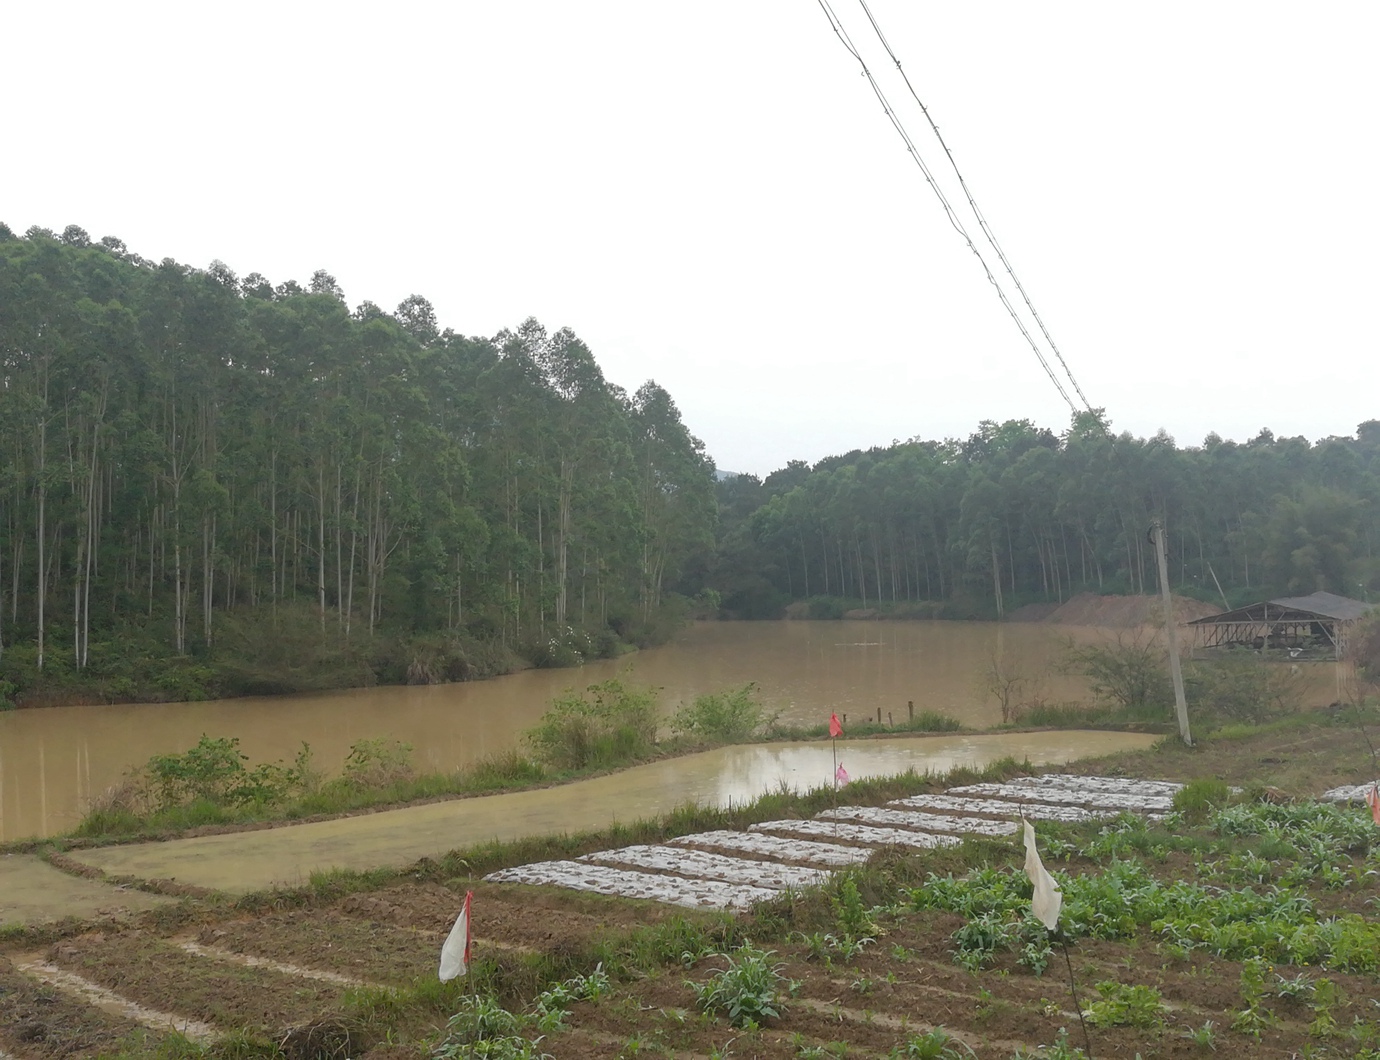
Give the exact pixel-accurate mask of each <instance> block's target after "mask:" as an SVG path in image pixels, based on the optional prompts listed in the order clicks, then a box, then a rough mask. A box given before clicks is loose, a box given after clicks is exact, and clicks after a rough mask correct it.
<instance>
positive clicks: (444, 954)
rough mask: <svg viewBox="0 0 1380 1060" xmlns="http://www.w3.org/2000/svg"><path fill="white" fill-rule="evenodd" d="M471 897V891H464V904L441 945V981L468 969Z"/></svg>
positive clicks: (470, 938) (470, 936)
mask: <svg viewBox="0 0 1380 1060" xmlns="http://www.w3.org/2000/svg"><path fill="white" fill-rule="evenodd" d="M473 898H474V892H473V891H466V892H465V904H464V906H463V907H462V908H461V910H460V915H459V916H458V917H456V918H455V926H454V927H453V928H451V929H450V934H449V935H447V936H446V941H445V945H443V946H442V947H441V971H440V975H441V982H443V983H444V982H446V981H447V980H449V979H454V978H455V977H456V976H457V975H464V974H465V973H466V972H467V971H469V968H470V942H471V940H472V937H473V936H472V934H471V931H470V902H471V901H472V900H473Z"/></svg>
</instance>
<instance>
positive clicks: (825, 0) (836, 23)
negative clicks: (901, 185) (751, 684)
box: [818, 0, 1087, 415]
mask: <svg viewBox="0 0 1380 1060" xmlns="http://www.w3.org/2000/svg"><path fill="white" fill-rule="evenodd" d="M818 3H819V6H820V9H821V10H822V11H823V12H824V17H825V18H827V19H828V20H829V26H830V28H831V29H832V30H833V31H834V35H835V36H837V37H838V39H839V41H840V43H842V44H843V46H844V48H845V49H847V51H848V53H849V54H850V55H851V56H853V58H854V59H856V60H857V61H858V65H859V66H860V67H861V68H862V72H863V76H864V77H865V78H867V83H868V85H869V86H871V88H872V92H873V94H874V95H875V96H876V97H877V101H878V102H879V103H881V105H882V112H883V113H884V114H886V116H887V120H888V121H890V122H891V124H892V127H893V128H894V129H895V130H896V132H897V134H898V135H900V137H901V140H902V142H904V143H905V145H906V150H907V151H908V152H910V156H911V158H912V159H914V161H915V164H916V165H917V166H919V167H920V172H921V173H923V174H924V176H925V180H926V182H927V183H928V184H929V186H930V188H931V190H932V191H933V192H934V194H935V196H936V197H937V198H938V199H939V203H940V205H941V206H942V207H943V208H944V213H945V215H946V216H947V217H948V219H949V224H950V225H952V226H953V228H954V230H955V231H956V232H958V234H959V235H960V236H962V237H963V240H964V242H966V243H967V244H968V249H969V250H971V251H972V252H973V255H974V257H976V258H977V259H978V263H979V264H980V265H981V266H982V271H983V272H984V273H985V274H986V276H987V282H988V283H990V284H991V285H992V289H993V290H994V291H996V294H997V298H998V299H999V300H1000V301H1001V304H1002V306H1003V307H1004V308H1005V309H1006V312H1007V314H1008V315H1009V316H1010V317H1011V320H1012V322H1013V323H1015V325H1016V327H1017V329H1019V331H1020V333H1021V334H1022V335H1023V336H1024V337H1025V341H1026V342H1027V343H1028V344H1029V345H1030V349H1031V351H1032V352H1033V353H1034V354H1035V358H1036V360H1038V361H1039V362H1040V367H1041V368H1043V369H1044V371H1045V375H1047V376H1048V377H1049V381H1050V382H1051V383H1053V384H1054V389H1056V390H1057V391H1059V396H1060V397H1062V398H1063V399H1064V401H1065V403H1066V404H1067V405H1068V406H1069V408H1070V409H1072V410H1073V412H1074V414H1075V415H1076V414H1077V413H1079V412H1080V411H1082V410H1080V409H1079V407H1078V406H1077V405H1076V404H1075V403H1074V401H1073V400H1072V399H1071V398H1070V397H1069V395H1068V391H1066V390H1065V389H1064V386H1063V384H1062V383H1061V382H1060V381H1059V378H1058V376H1056V375H1055V374H1054V370H1053V369H1052V368H1051V367H1050V365H1049V361H1048V360H1047V359H1046V358H1045V355H1044V352H1043V351H1042V350H1041V349H1040V346H1039V344H1038V343H1037V342H1036V341H1035V338H1034V336H1032V335H1031V334H1030V331H1029V329H1028V328H1026V326H1025V322H1024V321H1023V320H1021V318H1020V315H1019V314H1018V313H1017V312H1016V309H1015V307H1014V306H1013V305H1012V304H1011V301H1010V299H1008V298H1007V296H1006V292H1005V291H1004V290H1003V289H1002V286H1001V284H1000V283H998V282H997V278H996V276H995V275H993V273H992V270H991V268H990V267H989V266H988V264H987V259H986V258H984V257H983V256H982V251H980V250H979V249H978V247H977V244H976V243H974V242H973V237H972V236H971V235H969V233H968V230H967V228H966V227H964V224H963V222H962V220H961V219H960V218H959V216H958V214H957V213H956V212H955V211H954V208H953V206H952V205H951V204H950V202H949V200H948V197H947V196H945V194H944V191H943V189H942V188H940V186H939V183H938V181H936V180H935V179H934V174H933V173H932V172H931V171H930V168H929V166H927V165H926V164H925V160H924V158H923V157H922V156H921V154H920V151H919V149H918V148H917V147H916V146H915V142H914V141H913V140H912V139H911V138H910V134H909V133H908V132H906V129H905V126H904V125H903V124H902V123H901V119H900V117H899V116H898V115H897V114H896V111H895V110H894V109H893V108H892V106H891V103H890V101H889V100H888V99H887V98H886V94H885V93H884V92H882V89H881V86H880V85H878V84H877V80H876V78H874V77H873V76H872V71H871V70H870V69H868V66H867V62H866V61H865V60H864V59H863V57H862V54H861V53H860V52H859V51H858V48H857V46H856V45H854V43H853V41H852V38H850V37H849V35H848V31H847V30H846V29H845V28H844V26H843V23H842V21H841V20H840V19H839V17H838V15H836V14H835V13H834V9H833V7H832V6H830V3H829V0H818ZM870 17H871V16H870V14H869V18H870ZM874 25H875V23H874ZM878 32H879V34H880V31H878ZM888 51H890V49H888ZM893 58H894V56H893ZM898 66H899V64H898ZM902 76H904V74H903V75H902ZM907 83H909V82H907ZM922 109H923V105H922ZM928 116H929V115H928V112H927V113H926V117H928ZM931 125H933V123H932V122H931ZM947 150H948V148H947V147H946V148H945V151H946V152H947ZM950 161H951V162H952V156H951V157H950ZM964 191H965V192H966V191H967V188H966V187H965V188H964ZM969 202H970V203H971V202H972V198H971V196H969ZM974 208H975V209H976V207H974ZM980 223H981V222H980ZM983 228H984V230H986V225H985V223H984V224H983ZM989 239H990V236H989ZM998 253H999V254H1000V251H998ZM1002 260H1003V262H1005V258H1004V257H1003V259H1002ZM1007 270H1008V272H1009V271H1010V266H1009V265H1008V266H1007ZM1012 278H1013V279H1014V278H1015V277H1014V274H1012ZM1018 286H1019V285H1018ZM1022 294H1024V291H1022ZM1026 304H1027V305H1029V299H1027V300H1026ZM1037 319H1038V318H1037ZM1041 327H1042V328H1043V325H1041ZM1046 338H1048V334H1046ZM1051 345H1052V343H1051ZM1056 353H1057V351H1056ZM1059 362H1060V364H1063V358H1062V357H1060V358H1059ZM1064 370H1065V372H1067V371H1068V366H1067V365H1064ZM1069 378H1070V380H1072V378H1073V376H1072V374H1070V375H1069ZM1074 386H1075V388H1076V387H1077V383H1075V384H1074ZM1079 397H1083V394H1082V391H1081V390H1080V391H1079ZM1083 401H1084V404H1085V405H1087V399H1086V398H1083Z"/></svg>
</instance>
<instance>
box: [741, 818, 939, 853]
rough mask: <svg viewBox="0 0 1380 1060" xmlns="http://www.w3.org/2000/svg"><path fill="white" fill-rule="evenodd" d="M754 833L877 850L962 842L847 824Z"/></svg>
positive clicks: (772, 824)
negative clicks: (777, 833)
mask: <svg viewBox="0 0 1380 1060" xmlns="http://www.w3.org/2000/svg"><path fill="white" fill-rule="evenodd" d="M751 830H752V831H754V832H785V833H786V834H788V835H800V836H807V837H809V838H812V839H833V840H840V839H841V840H845V841H847V842H849V843H866V844H867V845H869V846H874V847H886V846H903V847H917V848H919V849H921V850H928V849H930V848H932V847H951V846H957V845H958V844H959V843H960V842H962V840H960V839H959V838H958V836H954V835H935V834H934V833H932V832H911V831H907V830H906V829H904V828H876V827H873V826H872V825H866V824H848V823H846V822H844V821H763V822H761V823H760V824H754V825H752V826H751Z"/></svg>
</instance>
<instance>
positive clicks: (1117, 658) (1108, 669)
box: [1061, 633, 1174, 714]
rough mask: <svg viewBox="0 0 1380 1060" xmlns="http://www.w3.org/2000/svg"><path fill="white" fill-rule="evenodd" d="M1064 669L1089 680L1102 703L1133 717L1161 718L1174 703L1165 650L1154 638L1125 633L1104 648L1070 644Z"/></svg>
mask: <svg viewBox="0 0 1380 1060" xmlns="http://www.w3.org/2000/svg"><path fill="white" fill-rule="evenodd" d="M1061 668H1062V669H1063V670H1064V672H1065V673H1074V674H1081V675H1082V676H1084V677H1086V678H1088V681H1089V685H1090V687H1091V689H1092V693H1093V695H1094V696H1096V697H1097V698H1098V699H1100V700H1103V701H1104V702H1109V703H1112V704H1114V705H1115V706H1117V707H1120V708H1121V709H1122V710H1125V711H1129V712H1131V713H1133V714H1146V713H1156V714H1158V713H1159V712H1161V711H1162V710H1166V709H1167V708H1168V707H1169V706H1170V705H1171V704H1172V703H1173V702H1174V689H1173V687H1172V686H1171V684H1170V680H1169V669H1168V667H1167V665H1166V664H1165V653H1164V649H1163V648H1161V647H1159V646H1158V645H1157V643H1156V641H1155V639H1154V638H1153V637H1143V636H1138V635H1131V634H1124V633H1123V634H1118V635H1117V637H1116V639H1115V640H1114V641H1108V642H1104V643H1102V644H1074V643H1072V642H1070V643H1069V645H1068V646H1067V647H1066V648H1065V649H1064V659H1063V664H1062V667H1061Z"/></svg>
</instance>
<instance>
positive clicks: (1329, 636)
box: [1189, 593, 1374, 659]
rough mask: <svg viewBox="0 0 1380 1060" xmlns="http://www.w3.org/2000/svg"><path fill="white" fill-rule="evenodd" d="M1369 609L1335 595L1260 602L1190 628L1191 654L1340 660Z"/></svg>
mask: <svg viewBox="0 0 1380 1060" xmlns="http://www.w3.org/2000/svg"><path fill="white" fill-rule="evenodd" d="M1373 606H1374V605H1373V604H1368V603H1364V602H1362V601H1361V600H1351V599H1348V598H1347V597H1345V596H1338V595H1337V594H1336V593H1311V594H1310V595H1308V596H1286V597H1281V598H1280V599H1278V600H1261V601H1260V602H1259V603H1255V604H1250V605H1249V606H1247V607H1238V608H1237V609H1236V610H1235V611H1225V612H1223V613H1222V614H1220V615H1210V616H1209V617H1207V618H1200V619H1198V620H1197V621H1196V622H1190V623H1189V625H1190V626H1193V627H1194V637H1195V642H1194V646H1195V647H1196V648H1247V649H1252V650H1254V651H1259V652H1269V651H1270V650H1272V649H1273V650H1276V651H1278V652H1279V653H1280V654H1281V655H1282V656H1283V657H1286V658H1292V659H1308V658H1312V659H1340V658H1342V656H1343V655H1345V654H1346V643H1347V635H1348V634H1349V633H1350V631H1351V628H1352V627H1353V626H1354V625H1355V624H1356V621H1357V620H1358V619H1359V618H1361V616H1362V615H1364V614H1366V612H1368V611H1370V610H1371V608H1372V607H1373Z"/></svg>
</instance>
